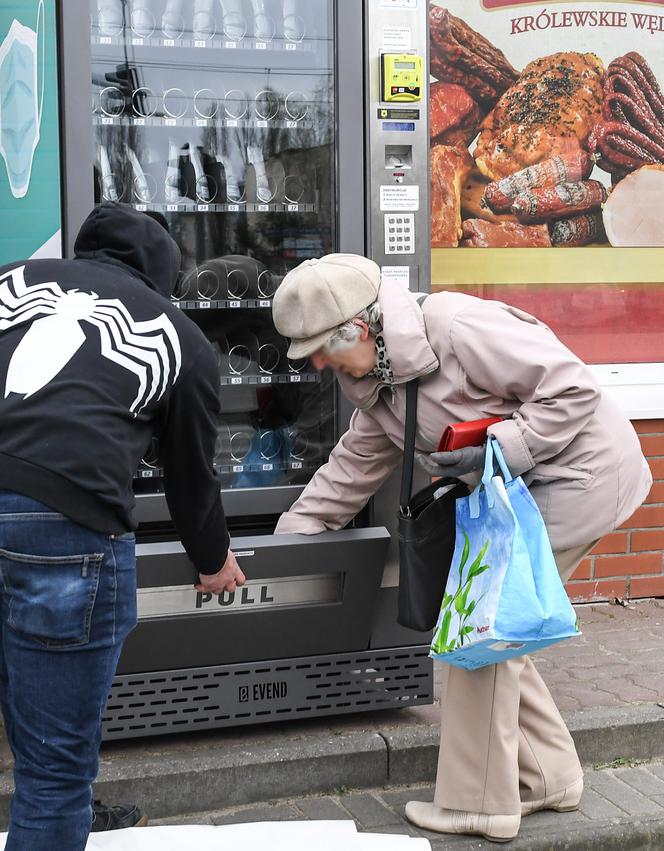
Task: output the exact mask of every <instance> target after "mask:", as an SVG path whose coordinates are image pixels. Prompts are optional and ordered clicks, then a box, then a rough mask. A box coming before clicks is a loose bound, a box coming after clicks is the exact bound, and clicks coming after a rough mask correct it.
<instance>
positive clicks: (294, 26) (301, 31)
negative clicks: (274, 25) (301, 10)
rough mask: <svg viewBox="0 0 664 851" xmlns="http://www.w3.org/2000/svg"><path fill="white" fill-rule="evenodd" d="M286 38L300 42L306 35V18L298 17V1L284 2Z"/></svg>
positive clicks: (286, 0) (284, 0)
mask: <svg viewBox="0 0 664 851" xmlns="http://www.w3.org/2000/svg"><path fill="white" fill-rule="evenodd" d="M283 4H284V36H285V37H286V38H287V39H288V40H289V41H295V42H300V41H303V40H304V37H305V35H306V24H305V22H304V18H303V17H302V16H301V15H298V0H283Z"/></svg>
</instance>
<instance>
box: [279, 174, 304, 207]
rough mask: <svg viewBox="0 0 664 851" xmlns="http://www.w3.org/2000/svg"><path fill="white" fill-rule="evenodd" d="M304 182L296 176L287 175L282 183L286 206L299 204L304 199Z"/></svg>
mask: <svg viewBox="0 0 664 851" xmlns="http://www.w3.org/2000/svg"><path fill="white" fill-rule="evenodd" d="M304 190H305V187H304V181H303V180H302V179H301V178H299V177H298V176H297V175H294V174H289V175H287V177H286V180H285V181H284V197H285V199H286V202H287V203H288V204H299V203H300V202H301V201H302V199H303V198H304Z"/></svg>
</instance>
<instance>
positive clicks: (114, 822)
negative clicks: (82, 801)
mask: <svg viewBox="0 0 664 851" xmlns="http://www.w3.org/2000/svg"><path fill="white" fill-rule="evenodd" d="M92 811H93V818H92V832H93V833H100V832H101V831H103V830H123V829H124V828H126V827H145V825H146V824H147V823H148V817H147V816H146V815H145V814H144V813H143V812H141V810H139V808H138V807H137V806H136V805H135V804H119V805H118V806H115V807H107V806H106V805H105V804H102V802H101V801H94V805H93V807H92Z"/></svg>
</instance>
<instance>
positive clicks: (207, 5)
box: [193, 0, 216, 41]
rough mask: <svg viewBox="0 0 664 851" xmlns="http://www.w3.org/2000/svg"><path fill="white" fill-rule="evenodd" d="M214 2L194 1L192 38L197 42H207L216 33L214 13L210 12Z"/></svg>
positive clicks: (211, 0) (207, 0)
mask: <svg viewBox="0 0 664 851" xmlns="http://www.w3.org/2000/svg"><path fill="white" fill-rule="evenodd" d="M213 5H214V0H194V25H193V31H194V38H195V39H197V40H198V41H207V40H208V39H210V38H212V37H213V36H214V34H215V32H216V25H215V22H214V12H213V11H212V8H213Z"/></svg>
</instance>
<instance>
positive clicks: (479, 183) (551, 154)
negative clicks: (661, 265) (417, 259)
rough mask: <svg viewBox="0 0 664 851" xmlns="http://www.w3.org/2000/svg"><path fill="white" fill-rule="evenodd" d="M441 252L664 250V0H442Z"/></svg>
mask: <svg viewBox="0 0 664 851" xmlns="http://www.w3.org/2000/svg"><path fill="white" fill-rule="evenodd" d="M429 16H430V42H431V44H430V48H431V52H430V55H431V59H430V63H431V64H430V70H431V103H430V133H431V184H432V186H431V196H432V225H431V230H432V247H433V248H450V247H456V246H459V247H462V248H482V247H490V248H497V247H512V248H515V247H551V246H556V247H577V246H583V245H613V246H634V247H637V246H664V204H662V202H661V199H662V197H663V196H664V95H663V94H662V88H661V86H662V84H664V0H646V2H643V3H639V2H636V3H615V2H612V0H605V2H603V3H587V2H578V3H570V2H567V0H563V1H562V2H558V0H553V2H551V3H548V4H547V5H546V6H544V5H542V6H540V5H538V4H533V3H532V2H527V0H520V1H519V0H432V2H431V4H430V9H429Z"/></svg>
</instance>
